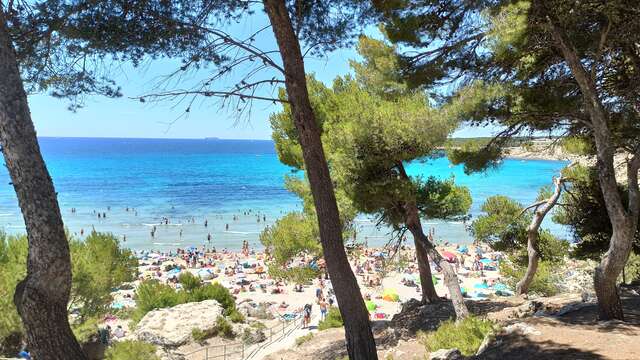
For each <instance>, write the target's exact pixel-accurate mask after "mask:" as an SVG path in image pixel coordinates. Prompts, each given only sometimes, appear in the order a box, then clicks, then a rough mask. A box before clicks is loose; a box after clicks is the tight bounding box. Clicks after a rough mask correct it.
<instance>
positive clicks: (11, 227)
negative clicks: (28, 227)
mask: <svg viewBox="0 0 640 360" xmlns="http://www.w3.org/2000/svg"><path fill="white" fill-rule="evenodd" d="M4 227H6V228H9V229H24V228H25V226H24V225H5V226H4Z"/></svg>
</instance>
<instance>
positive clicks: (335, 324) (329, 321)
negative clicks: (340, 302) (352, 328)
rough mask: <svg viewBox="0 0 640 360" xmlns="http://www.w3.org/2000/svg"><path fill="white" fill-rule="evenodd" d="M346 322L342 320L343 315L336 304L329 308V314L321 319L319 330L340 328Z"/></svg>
mask: <svg viewBox="0 0 640 360" xmlns="http://www.w3.org/2000/svg"><path fill="white" fill-rule="evenodd" d="M343 326H344V322H343V321H342V315H341V314H340V309H338V308H337V307H335V306H332V307H330V308H329V311H327V316H326V318H325V319H324V320H321V321H320V322H319V323H318V330H320V331H322V330H327V329H331V328H339V327H343Z"/></svg>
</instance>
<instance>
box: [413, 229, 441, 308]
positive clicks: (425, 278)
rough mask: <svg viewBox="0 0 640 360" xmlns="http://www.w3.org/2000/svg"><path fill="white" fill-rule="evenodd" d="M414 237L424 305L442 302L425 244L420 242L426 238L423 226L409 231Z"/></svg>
mask: <svg viewBox="0 0 640 360" xmlns="http://www.w3.org/2000/svg"><path fill="white" fill-rule="evenodd" d="M409 231H410V232H411V234H412V235H413V243H414V245H415V247H416V259H417V260H418V271H419V272H420V287H421V288H422V303H423V304H427V303H434V302H438V301H440V297H439V296H438V293H437V292H436V287H435V286H434V284H433V277H432V275H431V265H429V256H428V254H427V249H425V247H424V244H423V243H422V242H421V241H420V240H418V239H419V237H420V236H423V237H424V236H425V235H424V232H423V231H422V225H420V227H419V228H417V227H413V229H409Z"/></svg>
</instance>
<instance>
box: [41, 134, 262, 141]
mask: <svg viewBox="0 0 640 360" xmlns="http://www.w3.org/2000/svg"><path fill="white" fill-rule="evenodd" d="M37 137H38V139H40V138H49V139H132V140H245V141H273V139H237V138H236V139H233V138H221V137H217V136H205V137H176V138H168V137H167V138H164V137H138V136H131V137H130V136H52V135H38V136H37Z"/></svg>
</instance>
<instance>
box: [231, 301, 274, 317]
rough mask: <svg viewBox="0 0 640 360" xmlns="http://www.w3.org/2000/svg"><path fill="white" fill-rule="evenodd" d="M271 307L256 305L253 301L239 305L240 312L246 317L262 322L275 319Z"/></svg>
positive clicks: (264, 304)
mask: <svg viewBox="0 0 640 360" xmlns="http://www.w3.org/2000/svg"><path fill="white" fill-rule="evenodd" d="M269 307H270V304H269V303H266V302H261V303H255V302H253V301H251V302H244V303H242V304H239V305H238V311H239V312H240V313H241V314H242V315H244V316H245V317H251V318H254V319H260V320H271V319H274V316H273V313H272V312H271V310H270V309H269Z"/></svg>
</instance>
